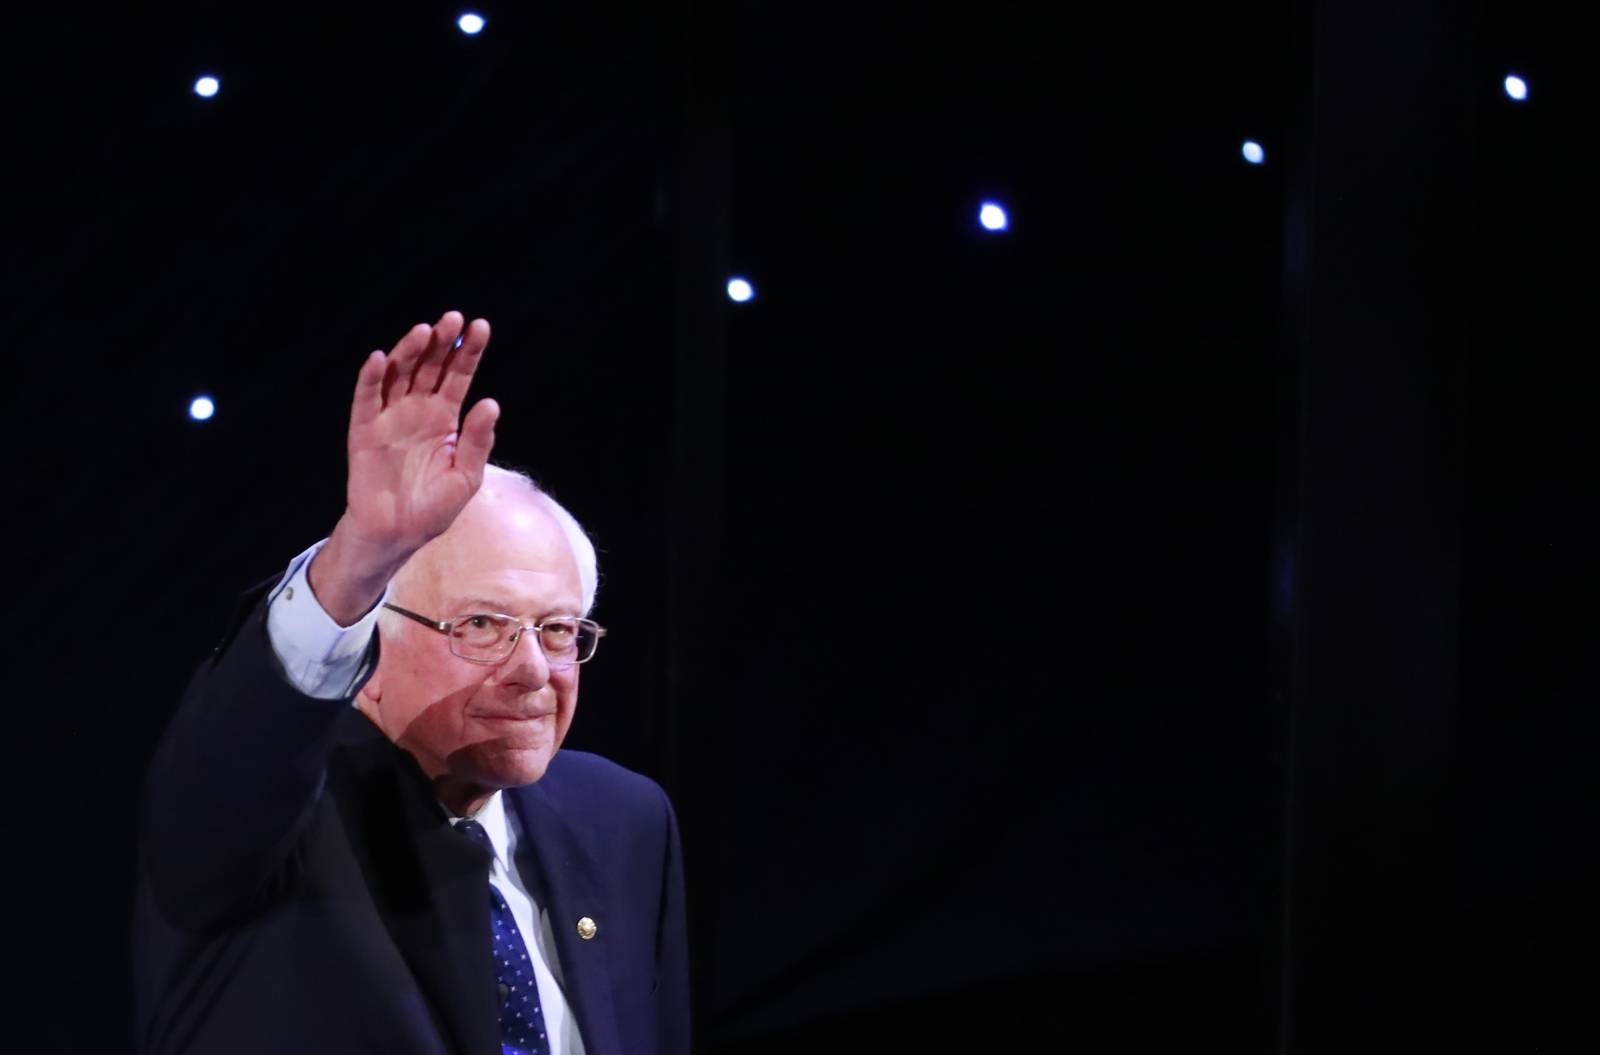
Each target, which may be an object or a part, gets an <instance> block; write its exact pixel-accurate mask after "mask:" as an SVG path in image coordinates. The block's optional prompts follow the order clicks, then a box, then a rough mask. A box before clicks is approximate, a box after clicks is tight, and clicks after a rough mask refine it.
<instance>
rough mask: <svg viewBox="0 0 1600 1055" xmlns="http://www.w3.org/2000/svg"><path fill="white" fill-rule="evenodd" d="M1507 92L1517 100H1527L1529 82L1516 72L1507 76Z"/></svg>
mask: <svg viewBox="0 0 1600 1055" xmlns="http://www.w3.org/2000/svg"><path fill="white" fill-rule="evenodd" d="M1506 94H1507V95H1509V96H1511V98H1513V99H1515V100H1516V101H1517V102H1519V103H1521V102H1526V101H1527V99H1528V82H1527V81H1525V80H1523V79H1522V78H1521V77H1518V76H1517V75H1516V74H1515V73H1513V74H1511V75H1510V76H1508V77H1506Z"/></svg>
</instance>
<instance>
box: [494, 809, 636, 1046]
mask: <svg viewBox="0 0 1600 1055" xmlns="http://www.w3.org/2000/svg"><path fill="white" fill-rule="evenodd" d="M506 797H507V798H508V799H510V801H511V803H512V805H513V806H514V807H515V809H516V811H517V817H518V819H519V820H521V822H522V832H523V836H524V838H523V841H522V843H521V844H520V845H519V846H518V847H517V868H518V870H519V871H521V872H522V874H523V875H524V876H529V875H535V876H537V877H538V878H539V880H540V882H541V885H542V888H543V892H542V900H543V901H544V902H545V906H546V907H547V908H548V909H549V912H550V929H551V930H552V931H553V932H554V934H555V941H556V955H557V956H559V957H560V959H561V975H562V977H563V978H564V980H565V990H566V997H567V1002H568V1003H570V1004H571V1005H572V1013H573V1015H574V1016H575V1017H576V1018H577V1020H578V1029H579V1030H580V1031H581V1032H582V1034H583V1047H584V1051H585V1052H587V1055H623V1053H622V1049H621V1041H620V1039H619V1038H618V1036H617V1015H616V1009H615V1007H614V1006H613V1004H612V1000H611V975H610V972H609V971H608V970H607V968H606V940H607V936H608V932H607V929H606V921H607V919H608V914H607V912H606V907H607V906H606V890H605V884H604V882H603V879H602V876H601V874H600V869H599V867H598V866H597V865H596V864H595V861H594V858H592V857H591V856H590V855H589V853H588V851H586V850H585V849H584V848H583V845H582V844H581V843H580V842H579V841H578V838H577V834H576V833H575V832H574V831H573V829H572V827H571V825H569V824H568V823H567V820H566V818H565V817H563V816H562V815H561V813H560V812H559V811H558V809H557V808H556V805H555V803H554V802H553V801H552V799H551V797H550V795H549V793H548V792H547V791H546V790H545V789H544V787H543V786H542V784H534V785H531V786H529V787H525V788H517V789H514V790H512V791H508V792H506ZM584 918H588V919H590V920H593V921H595V923H596V924H597V926H598V930H597V931H596V932H595V934H594V936H593V937H592V938H589V939H587V940H586V939H584V938H582V937H580V936H579V934H578V921H579V920H580V919H584Z"/></svg>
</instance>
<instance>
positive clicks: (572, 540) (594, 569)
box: [378, 465, 600, 638]
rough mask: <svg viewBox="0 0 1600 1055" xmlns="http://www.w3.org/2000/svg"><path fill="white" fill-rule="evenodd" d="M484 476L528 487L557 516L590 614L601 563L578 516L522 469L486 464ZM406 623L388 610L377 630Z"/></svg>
mask: <svg viewBox="0 0 1600 1055" xmlns="http://www.w3.org/2000/svg"><path fill="white" fill-rule="evenodd" d="M483 479H484V482H485V483H487V482H488V481H489V480H491V479H492V480H495V481H497V482H502V483H505V482H515V483H516V484H518V485H520V486H522V487H524V488H526V489H527V491H528V493H529V494H531V495H532V496H533V497H534V498H535V499H536V500H538V502H539V503H540V504H541V505H543V506H544V508H545V510H546V511H547V512H548V513H549V514H550V515H551V516H552V517H554V518H555V521H556V523H557V524H558V525H560V527H561V533H562V534H563V535H565V536H566V539H567V545H568V547H570V548H571V550H572V557H573V559H574V560H575V561H576V562H577V564H578V586H579V589H580V591H581V592H582V603H583V611H582V612H580V613H579V614H580V615H588V614H589V612H590V611H592V610H593V608H594V595H595V593H596V592H597V591H598V590H599V588H600V562H599V558H598V557H597V556H596V555H595V549H594V543H593V542H592V541H590V539H589V534H588V532H586V531H584V530H583V525H582V524H580V523H578V518H577V517H575V516H573V515H572V514H571V513H570V512H568V511H567V507H566V506H564V505H562V504H561V503H560V502H557V501H556V500H555V498H554V497H553V496H552V495H551V494H550V492H549V491H546V490H545V489H544V488H542V487H540V486H539V482H538V481H537V480H535V479H534V478H533V477H531V476H529V475H528V474H527V473H525V472H522V471H521V470H518V469H508V468H506V467H504V466H501V465H486V466H484V470H483ZM402 574H404V573H403V572H402ZM404 622H405V620H404V619H403V618H402V617H400V616H398V615H396V614H395V613H393V612H390V611H388V610H384V611H380V612H379V613H378V630H379V631H380V632H381V633H382V634H383V636H384V637H386V638H392V637H394V636H395V634H397V633H398V632H399V630H400V627H401V625H402V624H403V623H404Z"/></svg>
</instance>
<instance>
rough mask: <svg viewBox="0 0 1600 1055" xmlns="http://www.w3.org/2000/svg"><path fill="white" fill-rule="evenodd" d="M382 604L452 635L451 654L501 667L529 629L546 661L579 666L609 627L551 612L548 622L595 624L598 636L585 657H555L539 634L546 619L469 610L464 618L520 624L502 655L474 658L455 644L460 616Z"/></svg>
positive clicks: (477, 662) (387, 603)
mask: <svg viewBox="0 0 1600 1055" xmlns="http://www.w3.org/2000/svg"><path fill="white" fill-rule="evenodd" d="M383 607H385V608H387V609H388V610H389V611H391V612H393V613H395V614H396V615H403V616H405V617H406V618H407V619H412V620H415V621H416V622H419V623H421V624H422V625H423V626H425V627H427V628H428V629H429V630H437V631H438V632H439V633H441V634H443V635H445V637H447V638H449V639H450V654H451V655H452V656H454V657H456V658H457V659H464V660H466V661H467V662H468V663H476V664H478V665H479V666H483V667H498V666H499V665H500V664H502V663H504V662H505V661H506V660H508V659H510V658H511V657H512V656H514V655H516V654H517V646H518V645H519V644H521V643H522V635H523V634H525V633H527V632H528V631H529V630H532V631H533V635H534V636H533V639H534V640H535V641H538V642H539V651H540V652H541V653H543V655H544V658H545V662H546V663H549V664H550V665H551V666H559V667H562V668H566V667H576V666H579V665H580V664H583V663H587V662H589V660H591V659H593V658H594V657H595V653H596V652H599V651H600V639H601V638H602V637H605V636H606V628H605V627H603V626H601V625H600V624H599V623H597V622H595V621H594V620H593V619H587V618H585V617H583V616H581V615H557V616H550V617H549V618H548V619H546V622H552V623H553V622H556V621H557V620H561V621H566V622H573V623H583V624H585V625H587V626H589V627H592V628H593V629H594V638H595V641H594V651H593V652H590V653H589V654H588V655H587V656H585V657H584V658H583V659H574V660H554V659H551V658H550V653H548V652H545V650H544V641H543V640H542V639H541V638H540V636H539V635H540V634H542V633H544V623H524V622H523V621H522V620H521V619H519V618H517V617H516V616H514V615H511V614H510V613H508V612H469V613H468V614H466V615H464V616H462V617H461V619H476V618H477V617H479V616H483V615H488V616H493V617H494V618H496V619H509V620H510V621H511V622H512V623H514V624H516V627H517V632H516V633H515V634H513V635H512V637H511V647H510V648H508V649H507V650H506V654H505V655H503V656H501V657H500V658H499V659H474V658H473V657H471V656H463V655H462V654H461V653H459V652H457V651H456V648H455V640H456V639H455V634H454V631H455V627H456V623H459V622H461V619H457V620H455V621H453V622H449V623H441V622H439V621H438V620H437V619H429V618H428V617H427V616H425V615H422V614H421V613H419V612H413V611H412V610H411V609H409V608H401V607H400V606H399V605H397V604H390V603H389V602H388V601H385V602H383Z"/></svg>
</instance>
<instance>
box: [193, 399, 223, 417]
mask: <svg viewBox="0 0 1600 1055" xmlns="http://www.w3.org/2000/svg"><path fill="white" fill-rule="evenodd" d="M216 412H217V405H216V404H215V403H213V402H211V397H210V396H195V397H194V399H192V400H190V401H189V416H190V417H191V418H193V419H194V420H195V421H210V420H211V415H213V414H215V413H216Z"/></svg>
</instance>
